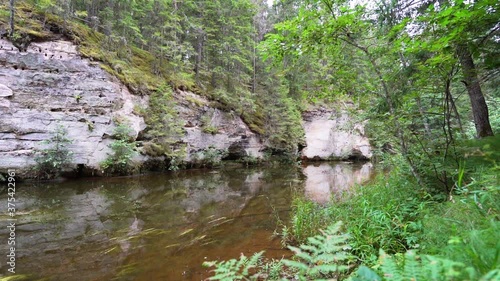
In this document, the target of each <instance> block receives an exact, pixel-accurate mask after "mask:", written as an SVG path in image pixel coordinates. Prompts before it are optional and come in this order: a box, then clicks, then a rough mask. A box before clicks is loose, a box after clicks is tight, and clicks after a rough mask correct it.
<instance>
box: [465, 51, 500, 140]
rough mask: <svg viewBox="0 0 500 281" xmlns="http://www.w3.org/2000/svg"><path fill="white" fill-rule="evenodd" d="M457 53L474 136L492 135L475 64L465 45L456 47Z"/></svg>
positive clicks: (486, 106)
mask: <svg viewBox="0 0 500 281" xmlns="http://www.w3.org/2000/svg"><path fill="white" fill-rule="evenodd" d="M457 54H458V57H459V60H460V64H461V66H462V72H463V75H464V81H463V82H464V84H465V87H466V88H467V92H468V93H469V98H470V102H471V106H472V115H473V117H474V124H475V126H476V136H477V137H478V138H483V137H487V136H493V130H492V129H491V125H490V119H489V114H488V105H487V104H486V101H485V99H484V96H483V92H482V91H481V85H480V84H479V79H478V77H477V71H476V66H475V65H474V61H473V60H472V55H471V53H470V50H469V48H468V47H467V46H465V45H460V46H458V48H457Z"/></svg>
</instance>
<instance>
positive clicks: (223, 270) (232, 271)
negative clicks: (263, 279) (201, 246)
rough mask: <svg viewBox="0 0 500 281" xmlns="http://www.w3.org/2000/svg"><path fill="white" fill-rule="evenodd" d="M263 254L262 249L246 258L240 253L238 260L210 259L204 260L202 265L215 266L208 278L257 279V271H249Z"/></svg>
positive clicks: (229, 280)
mask: <svg viewBox="0 0 500 281" xmlns="http://www.w3.org/2000/svg"><path fill="white" fill-rule="evenodd" d="M263 254H264V252H263V251H262V252H259V253H255V254H253V255H252V257H251V258H247V257H245V256H244V255H243V254H242V255H241V256H240V259H239V260H236V259H231V260H228V261H221V262H216V261H210V262H204V263H203V266H206V267H215V270H214V272H215V275H214V276H212V277H210V278H208V280H221V281H233V280H258V277H259V273H252V272H251V271H252V269H254V268H256V267H257V266H258V265H259V262H260V260H261V258H262V255H263Z"/></svg>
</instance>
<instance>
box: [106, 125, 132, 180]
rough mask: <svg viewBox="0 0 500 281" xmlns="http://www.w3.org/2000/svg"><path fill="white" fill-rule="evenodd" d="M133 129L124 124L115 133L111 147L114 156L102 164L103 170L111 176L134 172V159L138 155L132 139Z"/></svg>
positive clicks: (110, 156) (109, 156)
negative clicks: (132, 161)
mask: <svg viewBox="0 0 500 281" xmlns="http://www.w3.org/2000/svg"><path fill="white" fill-rule="evenodd" d="M131 131H132V130H131V129H130V128H129V127H127V126H126V125H124V124H120V125H118V126H117V127H116V128H115V130H114V132H113V138H115V140H114V141H113V142H112V143H111V144H110V145H109V147H110V148H111V150H112V151H113V154H111V155H108V158H107V159H106V160H104V162H102V163H101V167H102V169H103V170H104V171H105V172H106V173H110V174H122V175H125V174H128V173H130V171H131V170H132V163H131V160H132V157H133V156H134V154H135V153H136V142H135V140H133V139H132V138H131V137H130V133H131Z"/></svg>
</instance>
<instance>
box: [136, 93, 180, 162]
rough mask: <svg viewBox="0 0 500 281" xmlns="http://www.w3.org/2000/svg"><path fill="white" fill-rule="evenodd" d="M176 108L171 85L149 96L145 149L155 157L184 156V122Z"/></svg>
mask: <svg viewBox="0 0 500 281" xmlns="http://www.w3.org/2000/svg"><path fill="white" fill-rule="evenodd" d="M178 115H179V114H178V112H177V110H176V103H175V101H174V97H173V92H172V89H171V88H170V86H168V85H163V86H162V87H160V88H159V89H158V90H157V91H156V92H154V93H153V94H151V96H150V98H149V108H148V110H147V111H146V112H145V120H146V123H147V125H148V130H147V133H146V137H147V138H148V139H151V141H149V142H147V143H145V145H144V151H145V153H146V154H148V155H150V156H154V157H159V156H166V157H167V158H173V157H177V158H183V157H182V156H183V155H179V154H182V149H181V147H180V144H179V143H180V140H181V138H182V136H183V135H184V128H183V127H184V124H183V121H182V118H179V116H178Z"/></svg>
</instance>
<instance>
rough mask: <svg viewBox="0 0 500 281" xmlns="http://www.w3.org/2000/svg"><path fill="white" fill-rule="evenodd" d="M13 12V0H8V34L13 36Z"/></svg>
mask: <svg viewBox="0 0 500 281" xmlns="http://www.w3.org/2000/svg"><path fill="white" fill-rule="evenodd" d="M14 13H15V7H14V0H10V19H9V23H10V33H9V36H10V37H13V36H14Z"/></svg>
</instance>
